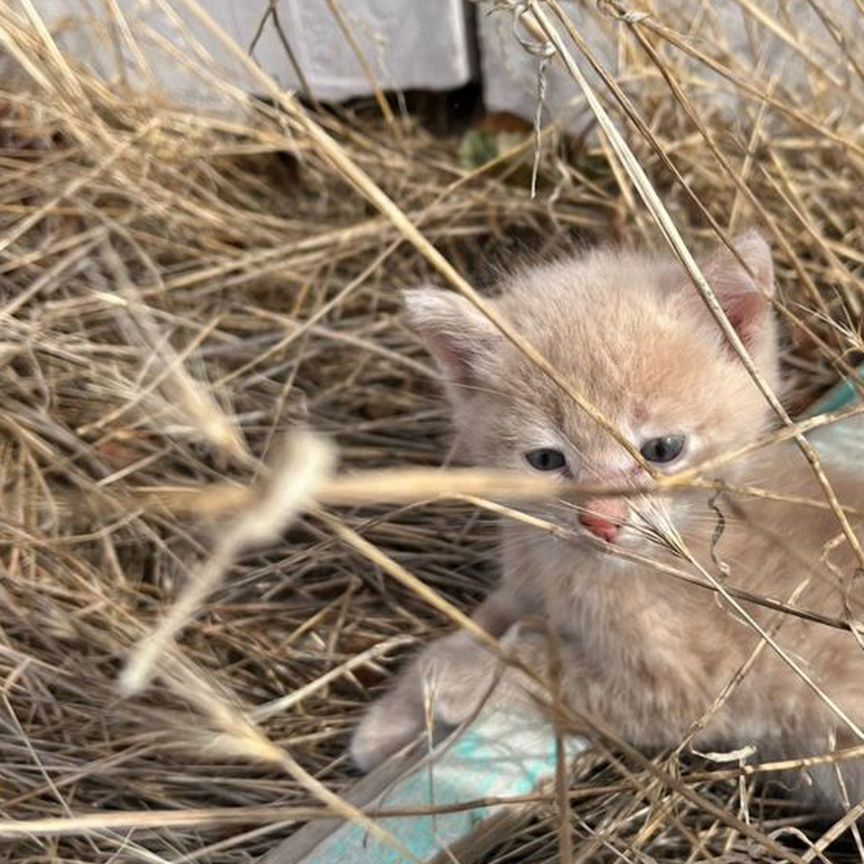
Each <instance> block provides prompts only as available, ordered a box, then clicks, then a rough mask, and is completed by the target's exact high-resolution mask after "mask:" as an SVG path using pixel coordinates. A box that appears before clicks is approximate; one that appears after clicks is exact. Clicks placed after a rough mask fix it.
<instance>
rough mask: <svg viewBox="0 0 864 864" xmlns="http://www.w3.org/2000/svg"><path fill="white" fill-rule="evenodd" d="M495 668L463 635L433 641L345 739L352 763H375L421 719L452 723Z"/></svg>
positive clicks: (417, 728) (470, 706)
mask: <svg viewBox="0 0 864 864" xmlns="http://www.w3.org/2000/svg"><path fill="white" fill-rule="evenodd" d="M495 671H496V659H495V657H493V656H492V655H491V654H490V653H489V652H488V651H486V650H485V649H484V648H482V647H481V646H480V645H478V644H477V643H476V642H474V641H473V640H472V639H471V638H470V637H468V636H467V635H465V634H464V633H461V632H460V633H453V634H451V635H450V636H446V637H445V638H443V639H439V640H438V641H437V642H434V643H433V644H432V645H430V646H429V647H428V648H427V649H426V650H425V651H424V652H423V653H422V654H421V655H420V656H419V657H418V658H417V659H416V660H415V661H414V662H413V663H412V664H411V665H410V666H409V667H408V668H407V669H405V671H404V672H403V673H402V674H401V675H400V676H399V678H398V680H397V681H396V685H395V686H394V687H393V689H392V690H391V691H390V692H389V693H387V694H386V695H385V696H382V697H381V699H379V700H378V701H377V702H375V704H374V705H372V707H371V708H370V709H369V710H368V712H367V713H366V716H365V717H364V718H363V720H362V721H361V723H360V725H359V726H358V727H357V731H356V732H355V733H354V737H353V738H352V740H351V758H352V759H353V761H354V764H355V765H357V767H358V768H360V770H361V771H369V770H370V769H371V768H374V767H376V766H377V765H379V764H380V763H381V762H383V761H384V760H385V759H387V757H389V756H392V755H393V754H394V753H396V752H397V751H398V750H401V749H402V748H403V747H404V746H405V745H406V744H409V743H410V742H411V741H412V740H413V739H414V738H416V737H417V736H418V735H419V734H420V732H422V731H423V729H424V728H426V725H427V718H429V719H431V720H432V721H433V722H440V723H442V724H443V725H445V726H458V725H459V724H460V723H462V722H463V721H465V720H467V719H468V718H469V717H470V716H471V715H472V714H473V713H474V712H475V711H476V710H477V709H478V708H479V707H480V704H481V702H482V701H483V699H484V698H486V696H487V695H488V694H489V692H490V690H491V689H492V686H493V684H494V681H495Z"/></svg>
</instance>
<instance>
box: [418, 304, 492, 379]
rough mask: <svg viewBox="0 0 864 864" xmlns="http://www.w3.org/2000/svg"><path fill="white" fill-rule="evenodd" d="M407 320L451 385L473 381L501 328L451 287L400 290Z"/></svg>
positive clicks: (477, 375) (480, 371)
mask: <svg viewBox="0 0 864 864" xmlns="http://www.w3.org/2000/svg"><path fill="white" fill-rule="evenodd" d="M403 297H404V298H405V308H406V310H407V312H408V320H409V322H410V323H411V326H412V327H413V328H414V329H415V330H416V331H417V333H418V334H419V335H420V337H421V338H422V340H423V343H424V344H425V346H426V348H427V349H428V350H429V353H430V354H431V355H432V356H433V357H434V358H435V360H436V361H437V362H438V365H439V366H440V367H441V370H442V371H443V372H444V375H445V376H446V379H447V382H448V384H450V385H455V386H456V387H457V388H458V386H459V385H466V384H468V385H470V384H476V383H477V381H478V379H479V378H480V377H481V375H482V372H483V367H484V365H485V363H486V362H488V359H489V358H490V356H491V353H492V351H493V350H494V348H495V347H496V346H498V345H499V344H500V343H501V340H502V338H503V337H502V336H501V333H500V331H499V330H498V329H497V328H496V327H495V325H494V324H492V322H491V321H489V319H488V318H486V317H485V316H484V315H483V313H482V312H480V311H479V310H478V309H477V308H475V306H474V305H473V304H472V303H471V302H470V301H469V300H466V299H465V298H464V297H462V295H461V294H456V293H454V292H452V291H442V290H440V289H438V288H415V289H412V290H410V291H405V292H404V293H403Z"/></svg>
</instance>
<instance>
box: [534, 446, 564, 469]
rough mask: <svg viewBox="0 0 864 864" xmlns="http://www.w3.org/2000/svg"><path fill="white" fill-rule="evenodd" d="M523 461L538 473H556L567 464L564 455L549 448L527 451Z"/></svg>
mask: <svg viewBox="0 0 864 864" xmlns="http://www.w3.org/2000/svg"><path fill="white" fill-rule="evenodd" d="M525 459H526V460H527V461H528V464H529V465H530V466H531V467H532V468H536V469H537V470H538V471H557V470H558V469H559V468H563V467H564V466H565V465H566V464H567V460H566V459H565V458H564V454H563V453H562V452H561V451H560V450H553V449H552V448H551V447H541V448H540V449H539V450H529V451H528V452H527V453H526V454H525Z"/></svg>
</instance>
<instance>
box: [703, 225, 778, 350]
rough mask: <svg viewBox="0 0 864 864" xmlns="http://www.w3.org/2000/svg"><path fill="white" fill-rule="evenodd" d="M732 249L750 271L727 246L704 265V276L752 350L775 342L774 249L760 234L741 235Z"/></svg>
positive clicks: (748, 233)
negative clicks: (771, 339)
mask: <svg viewBox="0 0 864 864" xmlns="http://www.w3.org/2000/svg"><path fill="white" fill-rule="evenodd" d="M732 245H733V246H734V247H735V250H736V251H737V252H738V254H739V255H740V256H741V260H742V261H743V262H744V263H745V264H746V265H747V268H746V269H745V268H744V267H742V266H741V261H739V260H738V258H737V257H736V256H735V255H734V254H733V253H732V252H731V251H730V250H729V249H727V248H726V246H725V245H721V246H720V247H719V248H718V249H717V250H716V251H715V252H714V254H713V255H711V256H710V257H709V258H708V260H707V261H705V263H704V264H702V272H703V273H704V274H705V278H706V279H707V280H708V283H709V284H710V285H711V287H712V288H713V289H714V293H715V294H716V295H717V299H718V300H719V301H720V305H721V306H722V307H723V311H724V312H725V313H726V317H727V318H728V319H729V323H730V324H731V325H732V326H733V327H734V328H735V330H736V332H737V333H738V335H739V336H740V337H741V341H742V342H743V343H744V344H745V345H746V346H747V347H748V348H749V347H755V346H756V344H757V343H759V342H761V341H762V340H763V339H764V338H765V337H766V336H768V337H771V338H773V327H772V325H773V316H772V315H771V302H770V300H771V297H772V296H773V295H774V263H773V262H772V260H771V248H770V247H769V246H768V244H767V243H766V242H765V239H764V238H763V237H762V235H761V234H759V233H758V232H757V231H748V232H747V233H746V234H741V235H740V236H738V237H736V238H735V239H734V240H733V241H732ZM748 269H749V270H750V271H751V273H752V275H751V273H748V272H747V270H748Z"/></svg>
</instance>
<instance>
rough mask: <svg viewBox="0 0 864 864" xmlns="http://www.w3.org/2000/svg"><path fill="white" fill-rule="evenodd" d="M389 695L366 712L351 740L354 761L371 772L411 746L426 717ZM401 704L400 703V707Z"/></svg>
mask: <svg viewBox="0 0 864 864" xmlns="http://www.w3.org/2000/svg"><path fill="white" fill-rule="evenodd" d="M398 695H399V694H398V693H395V692H393V693H388V694H387V695H386V696H383V697H382V698H381V699H379V700H378V701H377V702H375V704H374V705H372V707H371V708H369V710H368V711H367V712H366V714H365V715H364V717H363V719H362V720H361V721H360V725H359V726H358V727H357V729H356V730H355V731H354V735H353V737H352V738H351V759H352V761H353V762H354V764H355V765H356V766H357V767H358V768H359V769H360V770H361V771H371V770H372V769H373V768H376V767H377V766H378V765H380V764H381V763H382V762H383V761H384V760H385V759H387V758H388V757H389V756H392V755H393V754H394V753H396V752H398V751H399V750H401V749H402V748H403V747H404V746H405V745H406V744H409V743H410V742H411V741H412V740H413V739H414V738H416V737H417V735H419V734H420V731H421V730H422V729H423V716H422V714H419V713H418V712H417V711H416V710H415V706H413V705H412V704H410V702H408V701H406V700H404V699H402V700H400V699H398V698H396V697H397V696H398ZM400 703H401V704H400Z"/></svg>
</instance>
